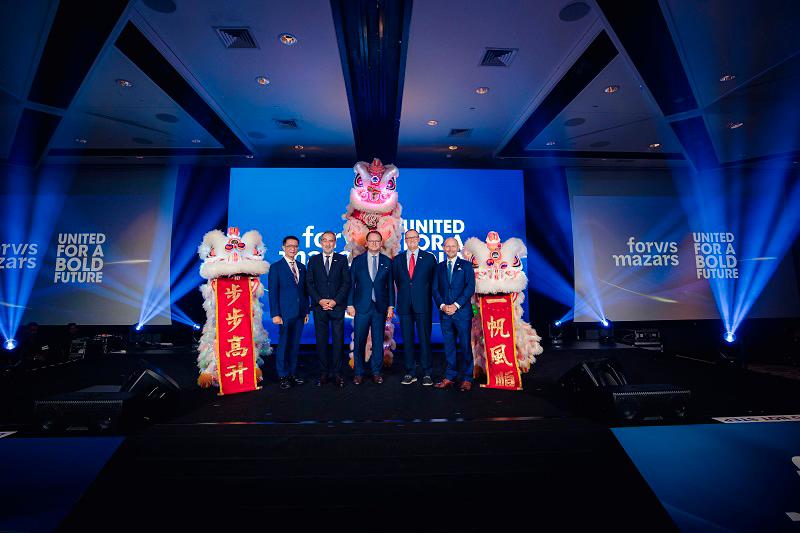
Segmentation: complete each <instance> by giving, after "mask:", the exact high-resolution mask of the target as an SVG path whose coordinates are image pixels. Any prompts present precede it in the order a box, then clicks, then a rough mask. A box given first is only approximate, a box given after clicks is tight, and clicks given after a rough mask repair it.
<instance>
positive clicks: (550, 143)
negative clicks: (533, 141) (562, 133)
mask: <svg viewBox="0 0 800 533" xmlns="http://www.w3.org/2000/svg"><path fill="white" fill-rule="evenodd" d="M544 144H545V145H547V146H555V144H556V142H555V141H547V142H546V143H544Z"/></svg>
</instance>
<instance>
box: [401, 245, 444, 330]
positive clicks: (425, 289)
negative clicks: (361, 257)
mask: <svg viewBox="0 0 800 533" xmlns="http://www.w3.org/2000/svg"><path fill="white" fill-rule="evenodd" d="M435 271H436V256H434V255H433V254H432V253H430V252H425V251H423V250H418V251H417V262H416V264H415V265H414V278H413V279H412V278H411V276H409V275H408V252H407V251H406V252H403V253H401V254H398V255H397V256H395V258H394V259H393V260H392V278H394V283H395V285H396V286H397V307H396V308H395V311H396V312H397V314H399V315H410V314H412V313H424V314H428V315H430V314H431V296H432V294H433V275H434V272H435Z"/></svg>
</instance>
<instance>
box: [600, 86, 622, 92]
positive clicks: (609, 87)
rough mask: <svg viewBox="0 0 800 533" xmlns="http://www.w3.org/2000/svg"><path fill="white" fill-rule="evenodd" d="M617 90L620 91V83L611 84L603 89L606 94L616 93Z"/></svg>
mask: <svg viewBox="0 0 800 533" xmlns="http://www.w3.org/2000/svg"><path fill="white" fill-rule="evenodd" d="M617 91H619V85H609V86H608V87H606V88H605V89H603V92H604V93H606V94H614V93H615V92H617Z"/></svg>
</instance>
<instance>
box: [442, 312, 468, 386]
mask: <svg viewBox="0 0 800 533" xmlns="http://www.w3.org/2000/svg"><path fill="white" fill-rule="evenodd" d="M441 326H442V337H443V339H444V358H445V362H446V367H445V372H444V377H446V378H447V379H449V380H451V381H452V380H455V379H456V378H457V377H458V376H463V379H464V381H470V382H471V381H472V369H473V366H474V361H473V360H472V344H471V343H470V334H471V332H472V320H471V319H469V318H466V319H454V318H453V317H451V316H448V315H446V314H444V313H442V315H441ZM459 356H460V357H459Z"/></svg>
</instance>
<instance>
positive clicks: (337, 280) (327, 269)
mask: <svg viewBox="0 0 800 533" xmlns="http://www.w3.org/2000/svg"><path fill="white" fill-rule="evenodd" d="M320 243H321V244H322V253H321V254H317V255H315V256H313V257H312V258H311V259H309V260H308V276H307V277H306V281H307V284H308V294H309V295H310V296H311V308H312V309H313V311H314V332H315V333H316V337H317V355H318V356H319V368H320V376H319V379H317V383H316V385H317V387H321V386H323V385H325V383H328V382H329V381H331V380H332V381H333V382H334V383H336V385H337V386H338V387H344V378H343V377H342V346H343V345H344V308H345V306H346V304H347V293H348V292H349V291H350V269H349V268H347V258H346V257H345V256H343V255H341V254H337V253H334V251H333V249H334V248H335V247H336V234H335V233H334V232H332V231H326V232H325V233H323V234H322V237H321V238H320ZM329 334H330V335H331V336H332V338H333V350H332V352H333V358H332V359H330V360H329V359H328V351H329V350H328V335H329Z"/></svg>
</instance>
